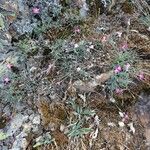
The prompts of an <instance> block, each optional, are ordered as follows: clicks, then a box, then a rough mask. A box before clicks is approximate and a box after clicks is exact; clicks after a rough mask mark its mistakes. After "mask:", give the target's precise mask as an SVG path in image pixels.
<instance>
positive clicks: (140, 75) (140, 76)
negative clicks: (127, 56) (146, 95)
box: [138, 72, 144, 80]
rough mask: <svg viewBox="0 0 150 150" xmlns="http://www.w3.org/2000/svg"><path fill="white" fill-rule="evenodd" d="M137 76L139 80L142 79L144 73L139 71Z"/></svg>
mask: <svg viewBox="0 0 150 150" xmlns="http://www.w3.org/2000/svg"><path fill="white" fill-rule="evenodd" d="M138 78H139V79H140V80H143V79H144V74H143V72H141V73H140V74H139V75H138Z"/></svg>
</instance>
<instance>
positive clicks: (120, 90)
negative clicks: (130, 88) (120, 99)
mask: <svg viewBox="0 0 150 150" xmlns="http://www.w3.org/2000/svg"><path fill="white" fill-rule="evenodd" d="M115 92H116V94H122V93H123V89H119V88H117V89H116V90H115Z"/></svg>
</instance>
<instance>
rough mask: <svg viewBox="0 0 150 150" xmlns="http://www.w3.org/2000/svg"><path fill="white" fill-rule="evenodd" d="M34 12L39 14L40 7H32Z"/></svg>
mask: <svg viewBox="0 0 150 150" xmlns="http://www.w3.org/2000/svg"><path fill="white" fill-rule="evenodd" d="M32 12H33V13H34V14H39V13H40V8H38V7H34V8H32Z"/></svg>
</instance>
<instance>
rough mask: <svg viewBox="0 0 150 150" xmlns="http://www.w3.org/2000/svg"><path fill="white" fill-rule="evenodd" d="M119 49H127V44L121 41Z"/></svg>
mask: <svg viewBox="0 0 150 150" xmlns="http://www.w3.org/2000/svg"><path fill="white" fill-rule="evenodd" d="M121 49H122V50H127V49H128V44H127V43H126V42H125V43H123V44H122V46H121Z"/></svg>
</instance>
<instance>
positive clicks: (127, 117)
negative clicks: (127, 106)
mask: <svg viewBox="0 0 150 150" xmlns="http://www.w3.org/2000/svg"><path fill="white" fill-rule="evenodd" d="M128 121H129V116H128V114H126V113H124V116H123V118H122V122H124V123H127V122H128Z"/></svg>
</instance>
